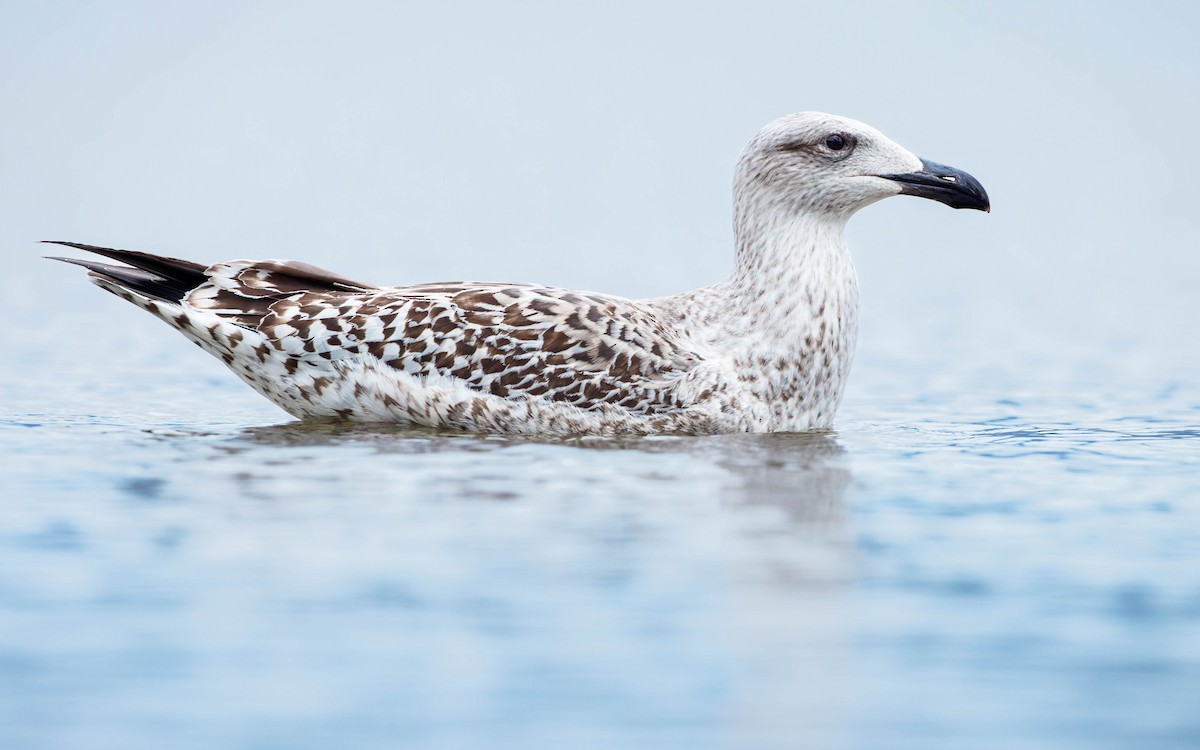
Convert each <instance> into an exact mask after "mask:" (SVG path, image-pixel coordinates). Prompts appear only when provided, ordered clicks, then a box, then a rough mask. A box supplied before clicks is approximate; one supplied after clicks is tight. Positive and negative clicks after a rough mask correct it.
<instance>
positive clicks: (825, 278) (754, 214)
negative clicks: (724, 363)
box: [725, 203, 858, 338]
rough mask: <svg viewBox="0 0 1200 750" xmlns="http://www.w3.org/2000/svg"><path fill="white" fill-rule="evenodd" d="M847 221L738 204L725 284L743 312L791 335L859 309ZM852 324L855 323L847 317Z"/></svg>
mask: <svg viewBox="0 0 1200 750" xmlns="http://www.w3.org/2000/svg"><path fill="white" fill-rule="evenodd" d="M845 228H846V219H845V217H842V216H827V215H824V214H812V213H803V212H795V211H794V210H793V209H792V207H791V206H787V205H778V204H770V203H768V204H766V205H760V204H750V205H738V206H737V210H736V212H735V225H734V231H735V236H736V240H737V258H736V262H735V266H734V271H733V274H732V275H731V276H730V278H729V279H728V281H726V282H725V285H726V286H727V289H728V292H729V294H730V300H731V301H733V302H734V307H736V308H740V309H738V310H737V313H739V314H740V315H741V316H744V317H745V318H747V319H749V321H751V322H754V321H757V322H758V323H759V324H760V325H761V324H766V325H768V326H769V327H771V328H774V329H775V330H774V331H772V333H773V334H775V335H784V336H787V337H789V338H790V337H791V336H792V335H794V334H796V333H800V334H801V336H802V337H803V334H804V333H807V332H804V331H800V330H798V328H797V326H799V327H800V328H803V327H805V326H804V324H805V323H806V322H807V321H808V320H814V319H818V318H821V317H825V316H827V315H830V314H836V313H838V312H842V313H845V312H846V311H847V310H848V309H849V308H853V309H854V310H855V311H856V310H857V307H858V276H857V274H856V273H855V270H854V262H853V261H852V260H851V258H850V251H849V248H848V247H847V246H846V235H845ZM843 322H845V323H853V322H854V321H843Z"/></svg>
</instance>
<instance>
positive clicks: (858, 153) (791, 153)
mask: <svg viewBox="0 0 1200 750" xmlns="http://www.w3.org/2000/svg"><path fill="white" fill-rule="evenodd" d="M736 188H737V189H736V195H737V202H738V206H737V211H738V213H739V214H742V215H743V218H747V217H745V215H744V212H745V211H747V210H749V209H750V208H751V205H754V206H756V207H757V208H758V209H759V210H761V209H763V208H767V207H771V208H774V209H778V210H781V211H783V212H784V213H785V214H793V215H794V214H809V215H811V214H820V215H823V216H825V217H828V218H830V219H832V220H834V221H837V220H841V221H845V219H847V218H849V217H850V215H851V214H853V213H854V212H855V211H857V210H858V209H860V208H862V207H863V206H867V205H870V204H871V203H874V202H875V201H877V200H880V199H881V198H887V197H888V196H891V195H899V194H901V193H904V194H908V195H918V196H921V197H924V198H931V199H933V200H936V201H940V202H942V203H945V204H947V205H950V206H953V207H954V208H974V209H979V210H982V211H988V210H989V209H990V204H989V202H988V197H987V193H986V192H985V191H984V189H983V186H982V185H980V184H979V182H978V181H977V180H976V179H975V178H974V177H971V176H970V175H969V174H967V173H965V172H961V171H959V170H957V169H952V168H950V167H945V166H942V165H940V164H935V163H934V162H928V161H924V160H922V159H920V158H918V157H917V156H916V155H915V154H913V153H912V152H911V151H909V150H907V149H905V148H904V147H902V146H900V145H899V144H897V143H895V142H894V141H892V140H890V139H889V138H888V137H887V136H885V135H884V134H883V133H880V132H879V131H878V130H876V129H875V128H873V127H871V126H870V125H865V124H863V123H861V122H858V121H857V120H851V119H849V118H845V117H835V116H834V115H827V114H824V113H821V112H800V113H797V114H794V115H787V116H785V117H781V118H779V119H778V120H775V121H774V122H771V123H769V124H768V125H767V126H766V127H765V128H763V129H762V130H761V131H759V133H758V135H756V136H754V138H753V139H751V141H750V143H749V144H748V145H747V146H746V150H745V151H743V152H742V158H741V160H740V161H739V162H738V167H737V177H736ZM744 203H745V205H743V204H744Z"/></svg>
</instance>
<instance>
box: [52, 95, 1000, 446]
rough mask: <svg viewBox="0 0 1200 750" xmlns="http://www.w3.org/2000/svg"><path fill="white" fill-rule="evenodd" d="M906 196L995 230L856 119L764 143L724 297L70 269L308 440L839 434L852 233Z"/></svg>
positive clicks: (747, 183) (946, 177)
mask: <svg viewBox="0 0 1200 750" xmlns="http://www.w3.org/2000/svg"><path fill="white" fill-rule="evenodd" d="M897 194H909V195H916V196H920V197H925V198H931V199H933V200H936V201H939V202H942V203H945V204H947V205H949V206H952V207H954V208H973V209H979V210H983V211H988V210H990V204H989V200H988V197H987V194H986V192H985V191H984V189H983V187H982V186H981V185H980V184H979V182H978V181H976V180H975V179H974V178H973V177H971V176H970V175H968V174H966V173H965V172H961V171H959V170H956V169H952V168H950V167H945V166H942V165H939V164H935V163H933V162H928V161H924V160H922V159H919V158H918V157H916V156H915V155H913V154H912V153H910V152H909V151H907V150H906V149H904V148H902V147H901V146H899V145H897V144H896V143H894V142H893V141H891V140H889V139H888V138H886V137H885V136H884V135H883V134H881V133H880V132H879V131H877V130H875V129H874V128H871V127H869V126H867V125H864V124H863V123H860V122H856V121H854V120H850V119H846V118H842V117H835V116H832V115H826V114H821V113H814V112H806V113H800V114H795V115H789V116H786V117H782V118H780V119H778V120H775V121H774V122H772V123H770V124H768V125H767V126H766V127H765V128H764V129H763V130H762V131H760V132H759V133H758V134H757V135H756V136H755V137H754V138H753V139H752V140H751V141H750V143H749V145H747V147H746V149H745V151H744V152H743V154H742V156H741V159H740V160H739V162H738V165H737V170H736V175H735V180H734V231H735V238H736V261H735V268H734V271H733V273H732V275H731V276H730V277H729V278H728V279H726V280H724V281H721V282H719V283H717V284H714V285H712V286H708V287H704V288H701V289H695V290H692V291H688V292H683V293H681V294H676V295H672V296H668V297H661V298H657V299H647V300H631V299H625V298H622V297H617V296H612V295H606V294H597V293H593V292H581V291H572V290H566V289H557V288H553V287H546V286H538V285H530V284H487V283H438V284H421V285H415V286H393V287H381V286H375V285H373V284H367V283H363V282H358V281H353V280H351V279H347V278H344V277H341V276H339V275H337V274H334V273H331V272H329V271H325V270H323V269H320V268H317V267H315V266H311V265H308V264H306V263H299V262H295V261H281V260H266V261H249V260H236V261H228V262H222V263H215V264H213V265H209V266H205V265H202V264H199V263H193V262H190V261H184V260H179V259H175V258H168V257H164V256H157V255H151V254H149V253H140V252H134V251H128V250H113V249H109V248H101V247H96V246H92V245H82V244H77V243H68V242H63V243H58V244H63V245H67V246H70V247H74V248H77V249H81V250H86V251H90V252H93V253H97V254H99V255H102V256H106V257H108V258H110V259H112V260H116V261H118V262H119V263H120V265H113V264H108V263H100V262H96V261H91V260H80V259H73V258H61V260H66V261H68V262H71V263H75V264H77V265H81V266H84V267H85V268H87V269H88V271H89V274H88V275H89V276H90V277H91V279H92V281H93V282H95V283H96V284H98V285H99V286H101V287H102V288H104V289H106V290H108V291H110V292H112V293H114V294H116V295H117V296H119V297H122V298H123V299H126V300H128V301H129V302H132V303H133V304H135V305H137V306H139V307H141V308H143V309H144V310H147V311H148V312H150V313H152V314H153V315H155V316H157V317H158V318H160V319H162V320H163V321H165V322H166V323H167V324H168V325H170V326H172V327H173V328H175V329H177V330H178V331H180V332H181V333H183V334H184V335H185V336H186V337H188V338H189V339H191V340H192V341H193V342H195V343H196V344H198V345H199V346H200V347H201V348H203V349H204V350H205V351H208V352H209V353H211V354H213V355H214V356H216V357H219V358H220V359H221V360H222V361H223V362H224V363H225V364H226V365H227V366H229V368H230V369H232V370H233V371H234V372H235V373H236V374H237V375H239V376H240V377H241V378H242V379H243V380H245V381H246V382H247V383H248V384H249V385H250V386H251V387H252V388H254V389H255V390H257V391H258V392H259V393H261V394H263V395H264V396H266V397H267V398H268V399H270V400H271V401H273V402H274V403H276V404H277V405H279V406H280V407H282V408H283V409H284V410H285V411H287V412H288V413H290V414H292V415H294V416H296V417H299V418H303V419H338V420H352V421H371V422H396V423H401V424H408V425H416V426H427V427H436V428H449V429H461V430H469V431H475V432H488V433H511V434H543V435H579V434H604V435H620V434H652V433H687V434H711V433H721V432H797V431H805V430H816V429H825V428H828V427H830V426H831V425H832V422H833V417H834V414H835V412H836V411H837V407H838V404H839V403H840V401H841V398H842V394H843V392H844V390H845V385H846V380H847V377H848V375H849V372H850V365H851V362H852V360H853V354H854V347H855V341H856V338H857V316H858V280H857V276H856V273H855V270H854V264H853V262H852V261H851V258H850V253H849V250H848V248H847V246H846V240H845V227H846V222H847V221H848V220H849V218H850V216H851V215H853V214H854V213H855V212H856V211H858V210H859V209H860V208H863V207H864V206H867V205H869V204H871V203H874V202H875V201H878V200H880V199H882V198H886V197H889V196H892V195H897Z"/></svg>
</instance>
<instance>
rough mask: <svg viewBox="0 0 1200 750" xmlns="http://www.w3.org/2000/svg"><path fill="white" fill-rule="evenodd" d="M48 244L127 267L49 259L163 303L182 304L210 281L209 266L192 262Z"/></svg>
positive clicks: (56, 242) (80, 245)
mask: <svg viewBox="0 0 1200 750" xmlns="http://www.w3.org/2000/svg"><path fill="white" fill-rule="evenodd" d="M46 242H48V243H49V244H52V245H63V246H66V247H73V248H75V249H76V250H86V251H87V252H89V253H95V254H96V255H102V256H104V257H106V258H111V259H112V260H115V261H119V262H121V263H125V264H127V265H123V266H117V265H112V264H110V263H100V262H98V261H94V260H80V259H79V258H62V257H58V256H49V257H50V259H51V260H61V261H63V262H65V263H73V264H75V265H77V266H83V267H84V268H86V269H87V270H88V271H89V272H90V273H89V274H88V275H89V276H91V277H92V278H93V279H96V280H97V281H107V282H110V283H112V284H115V285H117V286H118V287H120V288H122V289H126V290H128V291H131V292H134V293H135V294H140V295H142V296H145V297H150V298H152V299H156V300H161V301H163V302H169V303H172V304H179V303H180V302H182V301H183V298H184V297H186V296H187V295H188V293H189V292H191V291H192V290H193V289H195V288H196V287H198V286H200V285H201V284H203V283H204V282H206V281H207V280H208V275H207V274H206V273H205V270H206V267H205V266H202V265H200V264H199V263H193V262H192V261H190V260H180V259H178V258H168V257H165V256H162V255H151V254H150V253H140V252H137V251H135V250H114V249H112V248H108V247H97V246H95V245H84V244H81V243H78V242H58V241H55V240H46ZM102 286H103V285H102ZM110 291H111V289H110Z"/></svg>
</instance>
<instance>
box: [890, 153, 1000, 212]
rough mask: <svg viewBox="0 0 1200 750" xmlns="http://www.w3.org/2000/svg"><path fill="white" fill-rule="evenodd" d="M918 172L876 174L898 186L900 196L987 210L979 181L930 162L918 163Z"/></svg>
mask: <svg viewBox="0 0 1200 750" xmlns="http://www.w3.org/2000/svg"><path fill="white" fill-rule="evenodd" d="M921 167H922V169H921V171H920V172H909V173H907V174H885V175H880V177H884V178H886V179H889V180H894V181H896V182H898V183H900V192H901V193H902V194H904V195H916V196H919V197H921V198H929V199H931V200H935V201H937V202H939V203H945V204H946V205H947V206H950V207H951V208H974V209H976V210H979V211H991V210H992V204H991V201H989V200H988V194H987V191H986V190H984V189H983V185H980V184H979V180H977V179H975V178H974V177H972V176H971V175H969V174H967V173H966V172H963V171H962V170H960V169H955V168H954V167H947V166H946V165H944V164H938V163H936V162H932V161H926V160H924V159H922V160H921Z"/></svg>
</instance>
